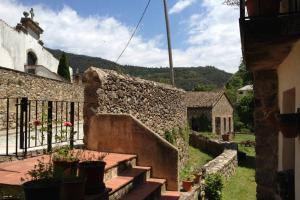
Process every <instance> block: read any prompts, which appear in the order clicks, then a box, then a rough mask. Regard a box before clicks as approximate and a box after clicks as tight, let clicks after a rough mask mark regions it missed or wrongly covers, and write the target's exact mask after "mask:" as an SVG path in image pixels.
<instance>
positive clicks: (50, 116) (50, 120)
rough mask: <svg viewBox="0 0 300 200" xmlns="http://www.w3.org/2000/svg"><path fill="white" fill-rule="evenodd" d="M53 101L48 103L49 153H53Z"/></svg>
mask: <svg viewBox="0 0 300 200" xmlns="http://www.w3.org/2000/svg"><path fill="white" fill-rule="evenodd" d="M52 110H53V104H52V101H48V115H47V116H48V120H47V151H48V152H51V151H52Z"/></svg>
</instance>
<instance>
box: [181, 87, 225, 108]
mask: <svg viewBox="0 0 300 200" xmlns="http://www.w3.org/2000/svg"><path fill="white" fill-rule="evenodd" d="M223 94H224V91H223V90H222V91H216V92H187V93H186V98H185V101H186V104H187V107H190V108H193V107H194V108H195V107H206V108H209V107H213V105H214V104H215V103H216V102H217V101H218V100H219V99H220V97H221V96H222V95H223Z"/></svg>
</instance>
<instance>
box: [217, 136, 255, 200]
mask: <svg viewBox="0 0 300 200" xmlns="http://www.w3.org/2000/svg"><path fill="white" fill-rule="evenodd" d="M247 140H250V141H255V136H254V135H253V134H236V135H235V138H234V140H233V141H234V142H237V143H240V142H242V141H247ZM239 151H242V152H244V153H246V154H247V159H246V160H245V161H242V162H240V163H239V167H238V168H237V171H236V174H235V175H234V176H232V177H231V178H229V180H227V181H225V187H224V188H223V200H231V199H235V200H255V199H256V182H255V148H254V147H245V146H244V145H241V144H239Z"/></svg>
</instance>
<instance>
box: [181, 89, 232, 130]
mask: <svg viewBox="0 0 300 200" xmlns="http://www.w3.org/2000/svg"><path fill="white" fill-rule="evenodd" d="M186 104H187V117H188V121H189V125H190V127H191V128H192V129H193V130H195V131H209V132H213V133H216V134H224V133H228V132H233V106H232V104H231V103H230V101H229V99H228V98H227V96H226V94H225V93H224V91H218V92H187V93H186Z"/></svg>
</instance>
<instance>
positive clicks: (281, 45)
mask: <svg viewBox="0 0 300 200" xmlns="http://www.w3.org/2000/svg"><path fill="white" fill-rule="evenodd" d="M244 5H245V4H244V0H241V5H240V6H241V18H240V31H241V40H242V50H243V55H244V60H245V62H246V65H247V68H248V69H249V70H251V71H257V70H267V69H276V68H277V67H278V66H279V65H280V64H281V63H282V62H283V61H284V59H285V58H286V57H287V56H288V54H289V53H290V51H291V49H292V48H293V45H294V44H295V43H296V41H297V40H298V39H300V13H297V12H293V13H283V14H278V15H276V16H257V17H245V6H244Z"/></svg>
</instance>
